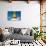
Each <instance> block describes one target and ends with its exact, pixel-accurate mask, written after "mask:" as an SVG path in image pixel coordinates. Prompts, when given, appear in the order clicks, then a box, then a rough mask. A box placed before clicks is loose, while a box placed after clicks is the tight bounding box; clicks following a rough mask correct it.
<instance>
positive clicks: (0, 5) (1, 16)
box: [0, 1, 40, 28]
mask: <svg viewBox="0 0 46 46" xmlns="http://www.w3.org/2000/svg"><path fill="white" fill-rule="evenodd" d="M8 11H21V21H8V20H7V12H8ZM0 23H1V24H0V27H3V28H5V27H19V28H28V27H30V28H31V27H32V26H40V4H39V3H38V2H36V1H34V2H33V1H31V2H30V3H29V4H27V3H26V2H24V1H23V2H22V1H13V2H12V3H8V2H5V1H0Z"/></svg>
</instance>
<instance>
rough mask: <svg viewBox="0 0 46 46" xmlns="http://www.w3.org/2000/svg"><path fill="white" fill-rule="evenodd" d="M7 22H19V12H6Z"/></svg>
mask: <svg viewBox="0 0 46 46" xmlns="http://www.w3.org/2000/svg"><path fill="white" fill-rule="evenodd" d="M8 20H9V21H12V20H13V21H14V20H15V21H20V20H21V11H8Z"/></svg>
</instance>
